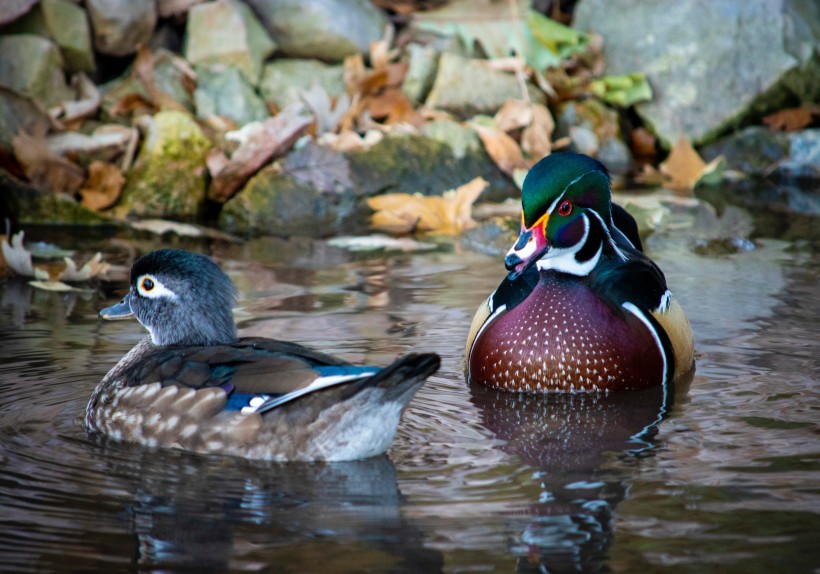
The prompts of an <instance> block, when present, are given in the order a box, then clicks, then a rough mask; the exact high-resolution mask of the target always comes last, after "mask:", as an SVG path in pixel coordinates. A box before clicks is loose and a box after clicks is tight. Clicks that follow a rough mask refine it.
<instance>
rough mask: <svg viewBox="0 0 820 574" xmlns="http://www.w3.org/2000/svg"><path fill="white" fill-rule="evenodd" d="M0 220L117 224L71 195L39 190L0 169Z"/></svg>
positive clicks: (41, 222)
mask: <svg viewBox="0 0 820 574" xmlns="http://www.w3.org/2000/svg"><path fill="white" fill-rule="evenodd" d="M0 191H2V193H0V220H2V221H6V219H9V220H11V221H13V222H14V223H15V225H14V227H17V226H19V225H116V224H115V223H114V222H112V221H111V220H110V219H108V218H106V217H104V216H102V215H100V214H99V213H97V212H95V211H91V210H90V209H86V208H84V207H81V206H80V204H79V203H77V202H76V201H75V200H74V199H73V198H72V197H71V196H69V195H66V194H65V193H54V192H52V191H50V190H46V191H43V190H39V189H37V188H36V187H34V186H33V185H31V184H28V183H24V182H22V181H20V180H18V179H17V178H15V177H13V176H11V175H9V174H8V172H6V171H5V170H3V169H0Z"/></svg>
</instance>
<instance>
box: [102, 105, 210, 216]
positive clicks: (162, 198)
mask: <svg viewBox="0 0 820 574" xmlns="http://www.w3.org/2000/svg"><path fill="white" fill-rule="evenodd" d="M146 120H147V122H146V123H147V129H146V134H145V141H144V142H143V144H142V148H141V149H140V152H139V156H138V157H137V161H136V162H135V164H134V167H133V168H132V169H131V170H130V171H129V172H128V174H127V178H128V182H127V184H126V186H125V190H124V191H123V195H122V200H121V201H120V204H119V205H118V206H117V208H116V213H117V214H118V215H124V216H129V215H136V216H141V217H169V218H178V219H192V218H195V217H196V216H197V215H199V214H200V210H201V207H202V204H203V202H204V199H205V173H206V170H205V156H206V155H207V153H208V150H209V149H210V148H211V142H210V141H209V140H208V138H207V137H205V134H204V133H203V132H202V129H201V128H200V127H199V126H198V125H197V123H196V122H195V121H194V118H193V117H191V116H190V115H188V114H185V113H182V112H175V111H166V112H159V113H158V114H156V115H155V116H153V118H150V119H148V118H146Z"/></svg>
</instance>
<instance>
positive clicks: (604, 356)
mask: <svg viewBox="0 0 820 574" xmlns="http://www.w3.org/2000/svg"><path fill="white" fill-rule="evenodd" d="M521 207H522V209H521V224H520V230H519V234H518V238H517V239H516V240H515V243H514V244H513V245H512V247H511V248H510V249H509V251H507V253H506V256H505V258H504V266H505V268H506V271H507V274H506V277H504V278H503V279H502V281H501V284H500V285H499V286H498V288H497V289H496V290H495V291H494V292H493V293H491V294H490V295H489V297H487V299H486V300H485V301H483V302H482V303H481V304H480V305H479V308H478V310H477V311H476V313H475V316H474V318H473V321H472V324H471V326H470V330H469V334H468V337H467V345H466V361H465V363H466V370H467V378H468V381H469V382H470V384H479V385H485V386H488V387H492V388H496V389H502V390H507V391H514V392H523V393H578V392H592V393H609V392H616V391H628V390H639V389H646V388H649V387H653V386H656V385H669V384H671V383H674V382H675V381H676V380H680V379H682V378H683V377H685V376H686V375H687V374H688V373H690V372H691V371H692V370H693V368H694V338H693V334H692V328H691V326H690V324H689V321H688V319H687V317H686V314H685V313H684V311H683V308H682V306H681V304H680V302H679V301H678V299H677V298H676V297H675V296H674V295H673V294H672V291H670V289H669V288H668V287H667V284H666V278H665V276H664V274H663V272H662V271H661V269H660V268H659V267H658V265H657V264H656V263H655V262H654V261H652V260H651V259H650V258H649V257H648V256H647V255H646V254H645V253H644V251H643V245H642V243H641V239H640V235H639V234H638V226H637V224H636V222H635V220H634V219H633V218H632V216H630V215H629V213H628V212H627V211H626V210H625V209H624V208H622V207H621V206H619V205H617V204H616V203H614V202H613V201H612V187H611V179H610V176H609V173H608V171H607V169H606V167H605V166H604V165H603V164H602V163H601V162H599V161H598V160H596V159H594V158H591V157H589V156H587V155H583V154H578V153H571V152H565V153H555V154H551V155H548V156H546V157H545V158H542V159H541V160H539V161H538V162H537V163H536V164H535V165H533V167H532V168H531V169H530V170H529V172H528V173H527V175H526V177H525V178H524V181H523V184H522V188H521Z"/></svg>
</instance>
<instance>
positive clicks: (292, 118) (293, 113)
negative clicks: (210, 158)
mask: <svg viewBox="0 0 820 574" xmlns="http://www.w3.org/2000/svg"><path fill="white" fill-rule="evenodd" d="M311 123H313V118H312V117H311V116H310V114H308V113H307V109H306V108H305V106H303V105H302V104H291V105H289V106H287V107H286V108H285V109H283V110H282V111H281V112H280V113H279V114H278V115H276V116H274V117H272V118H268V119H266V120H265V121H264V122H252V123H250V124H247V125H245V126H244V127H243V128H242V129H241V130H238V132H235V133H233V134H227V135H226V137H227V138H229V139H236V138H239V139H241V143H240V144H239V147H238V148H237V149H236V151H235V152H233V155H232V156H231V159H230V160H229V161H228V163H227V164H225V165H224V166H223V167H222V169H221V170H220V171H219V172H217V173H214V174H212V176H213V179H212V180H211V183H210V185H209V187H208V199H210V200H212V201H216V202H217V203H224V202H226V201H228V200H229V199H230V198H232V197H233V196H234V195H236V194H237V193H238V192H239V190H240V189H242V186H243V185H245V183H246V182H247V181H248V180H249V179H250V178H251V176H252V175H253V174H255V173H256V172H257V171H259V169H260V168H261V167H262V166H263V165H265V164H266V163H268V162H269V161H270V160H271V159H273V158H274V157H276V156H277V155H281V154H283V153H285V152H286V151H288V150H289V149H290V148H291V146H293V143H294V142H295V141H296V140H297V139H299V138H300V137H301V136H302V135H303V134H304V133H305V131H306V130H307V128H308V127H309V126H310V124H311Z"/></svg>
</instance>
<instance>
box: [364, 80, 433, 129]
mask: <svg viewBox="0 0 820 574" xmlns="http://www.w3.org/2000/svg"><path fill="white" fill-rule="evenodd" d="M366 105H367V110H368V111H369V112H370V115H371V116H372V117H373V119H375V120H379V121H383V122H384V123H385V124H388V125H390V124H398V123H406V124H411V125H414V126H417V127H418V126H419V125H421V123H422V122H423V119H422V118H421V116H420V115H419V114H418V113H417V112H416V109H415V106H413V103H412V102H411V101H410V100H409V99H408V97H407V96H405V95H404V92H402V91H401V90H400V89H399V88H389V89H387V90H384V91H383V92H382V93H381V94H379V95H378V96H371V97H370V98H368V99H367V102H366Z"/></svg>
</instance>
